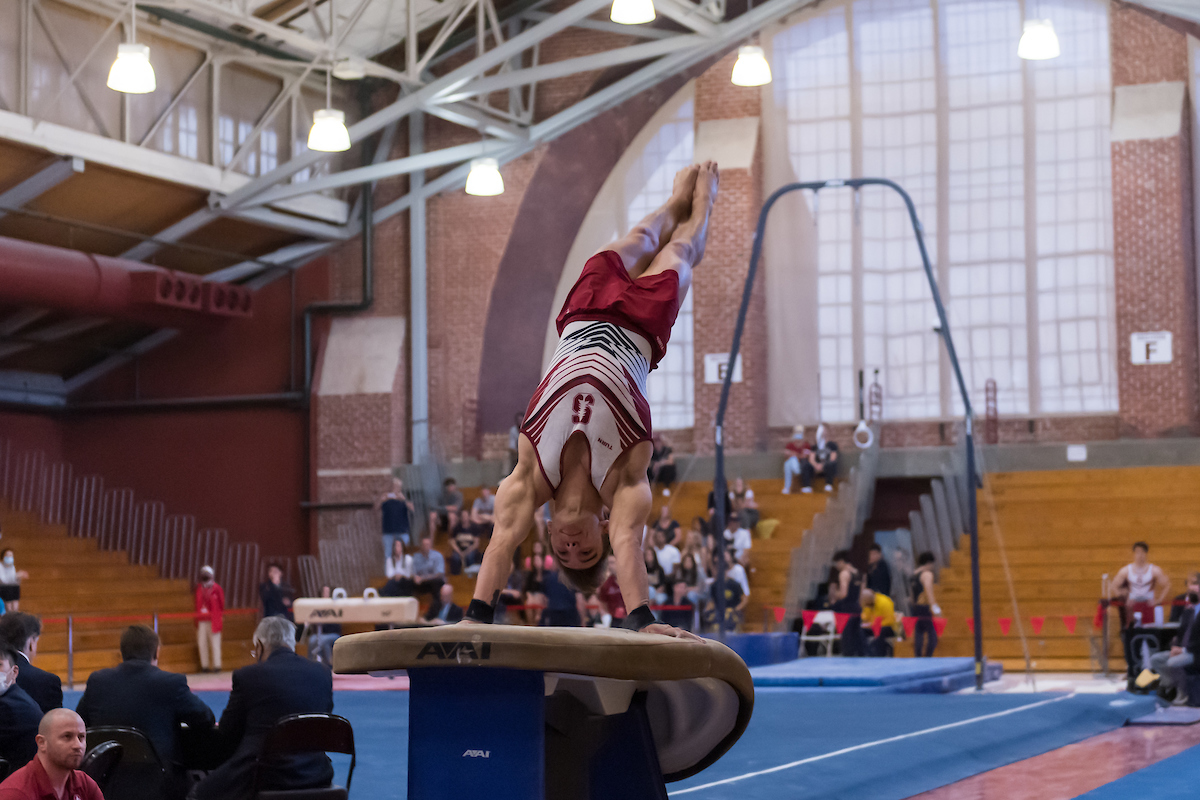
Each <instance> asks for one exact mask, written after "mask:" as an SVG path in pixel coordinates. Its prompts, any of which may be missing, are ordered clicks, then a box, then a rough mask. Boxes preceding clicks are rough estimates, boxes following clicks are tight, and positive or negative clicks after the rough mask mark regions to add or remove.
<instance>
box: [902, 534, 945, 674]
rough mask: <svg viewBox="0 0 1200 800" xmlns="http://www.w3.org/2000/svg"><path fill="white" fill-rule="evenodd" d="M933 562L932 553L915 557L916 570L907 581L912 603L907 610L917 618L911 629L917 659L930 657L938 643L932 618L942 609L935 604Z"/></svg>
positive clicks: (914, 653)
mask: <svg viewBox="0 0 1200 800" xmlns="http://www.w3.org/2000/svg"><path fill="white" fill-rule="evenodd" d="M935 560H936V559H934V557H933V553H930V552H928V551H927V552H924V553H921V555H919V556H917V568H916V569H915V570H913V574H912V577H911V578H910V579H909V581H910V584H911V585H910V591H911V592H912V601H911V602H910V603H909V606H908V610H909V612H910V613H911V614H912V616H914V617H916V618H917V624H916V626H915V627H914V628H913V655H915V656H917V657H918V658H929V657H931V656H932V655H933V651H934V648H936V647H937V643H938V635H937V628H936V627H935V626H934V624H933V618H934V617H935V616H938V615H940V614H941V613H942V609H941V608H940V607H939V606H938V604H937V595H936V594H935V593H934V590H933V584H934V569H935V566H934V562H935Z"/></svg>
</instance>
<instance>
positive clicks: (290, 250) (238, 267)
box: [204, 242, 332, 283]
mask: <svg viewBox="0 0 1200 800" xmlns="http://www.w3.org/2000/svg"><path fill="white" fill-rule="evenodd" d="M331 246H332V245H330V243H329V242H298V243H296V244H290V245H288V246H287V247H283V248H280V249H279V250H276V251H275V252H274V253H269V254H267V255H265V256H259V257H258V258H257V259H255V260H254V261H243V262H242V263H240V264H234V265H233V266H232V267H225V269H219V270H217V271H216V272H210V273H209V274H208V275H205V276H204V280H205V281H216V282H219V283H231V282H234V281H241V280H246V279H247V278H252V277H254V276H255V275H258V274H259V273H260V272H265V271H266V270H268V269H271V267H270V266H268V265H272V264H273V265H278V266H290V265H295V266H299V265H300V264H303V263H306V262H308V261H309V260H311V259H313V258H316V257H317V256H318V255H319V254H320V253H321V252H322V251H324V250H327V249H329V248H330V247H331ZM264 262H266V263H265V264H264Z"/></svg>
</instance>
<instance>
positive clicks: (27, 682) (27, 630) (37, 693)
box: [0, 611, 63, 714]
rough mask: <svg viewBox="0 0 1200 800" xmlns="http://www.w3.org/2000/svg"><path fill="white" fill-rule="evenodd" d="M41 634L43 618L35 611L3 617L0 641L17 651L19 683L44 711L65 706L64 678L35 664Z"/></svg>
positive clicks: (14, 613)
mask: <svg viewBox="0 0 1200 800" xmlns="http://www.w3.org/2000/svg"><path fill="white" fill-rule="evenodd" d="M41 635H42V621H41V620H40V619H38V618H37V617H35V616H34V615H33V614H26V613H24V612H22V611H13V612H11V613H8V614H5V615H4V616H2V617H0V644H5V645H8V646H9V647H11V648H12V649H13V650H16V651H17V658H18V666H19V667H20V670H19V674H18V675H17V686H20V687H21V688H22V689H24V690H25V691H26V692H27V693H28V694H29V696H30V697H32V698H33V699H34V702H36V703H37V704H38V707H39V708H41V709H42V713H43V714H45V713H46V712H47V711H51V710H52V709H55V708H62V704H63V693H62V679H61V678H59V677H58V676H57V675H55V674H54V673H53V672H46V670H44V669H38V668H37V667H35V666H34V665H33V659H35V658H37V645H38V638H39V637H40V636H41Z"/></svg>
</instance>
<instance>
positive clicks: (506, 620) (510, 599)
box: [496, 569, 525, 625]
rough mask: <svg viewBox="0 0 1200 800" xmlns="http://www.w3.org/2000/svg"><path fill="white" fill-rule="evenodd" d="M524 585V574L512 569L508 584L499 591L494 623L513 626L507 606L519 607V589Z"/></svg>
mask: <svg viewBox="0 0 1200 800" xmlns="http://www.w3.org/2000/svg"><path fill="white" fill-rule="evenodd" d="M524 583H525V574H524V573H523V572H522V571H521V570H520V569H514V570H513V571H512V572H511V573H509V575H508V583H506V584H505V585H504V588H503V589H501V590H500V597H499V598H497V600H496V622H497V623H501V624H509V625H511V624H513V622H514V620H513V619H511V618H510V617H509V616H508V612H509V606H519V605H521V587H522V586H523V585H524Z"/></svg>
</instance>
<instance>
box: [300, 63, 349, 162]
mask: <svg viewBox="0 0 1200 800" xmlns="http://www.w3.org/2000/svg"><path fill="white" fill-rule="evenodd" d="M308 149H309V150H317V151H320V152H322V153H341V152H344V151H346V150H349V149H350V131H348V130H347V129H346V115H345V113H343V112H342V111H339V110H338V109H336V108H334V107H333V75H332V70H330V71H326V73H325V108H321V109H318V110H316V111H314V112H313V124H312V127H311V128H310V129H309V131H308Z"/></svg>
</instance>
